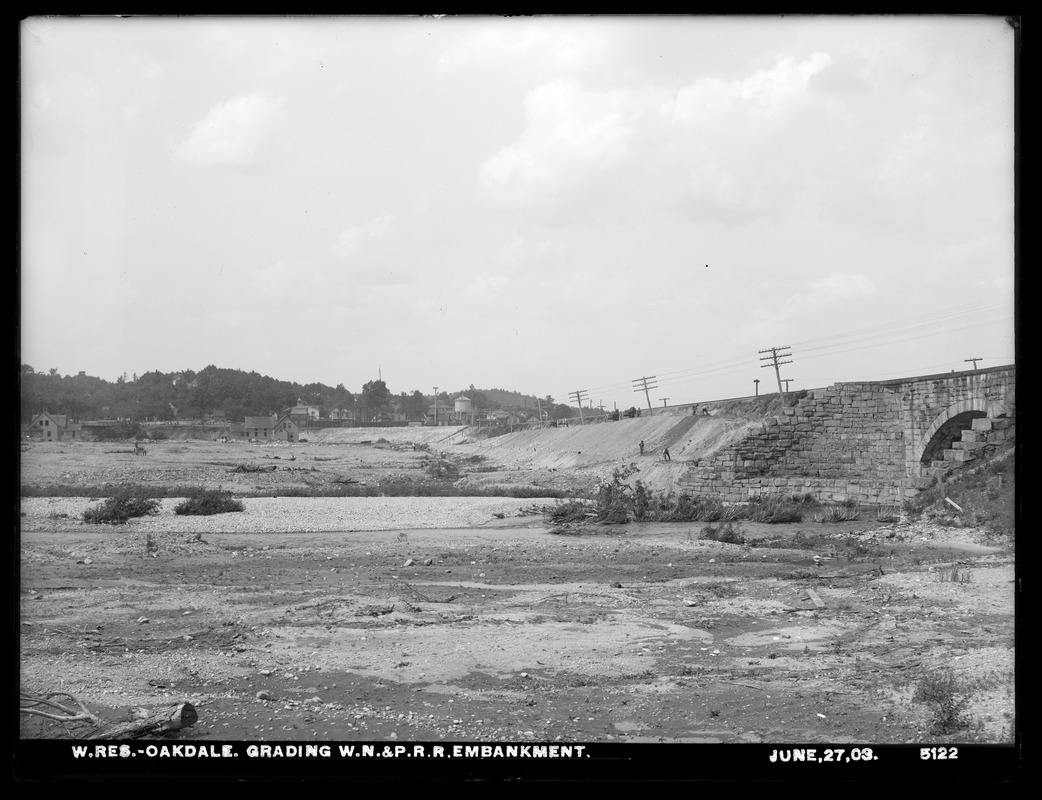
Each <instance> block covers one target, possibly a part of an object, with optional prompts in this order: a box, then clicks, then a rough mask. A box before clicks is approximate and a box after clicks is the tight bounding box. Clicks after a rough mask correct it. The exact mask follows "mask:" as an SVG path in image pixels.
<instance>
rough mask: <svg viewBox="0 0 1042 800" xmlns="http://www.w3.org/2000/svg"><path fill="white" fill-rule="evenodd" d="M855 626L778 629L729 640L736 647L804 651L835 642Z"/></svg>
mask: <svg viewBox="0 0 1042 800" xmlns="http://www.w3.org/2000/svg"><path fill="white" fill-rule="evenodd" d="M854 627H855V626H844V625H836V624H827V625H817V626H815V627H813V628H806V627H791V628H776V629H774V630H769V631H755V632H751V633H743V634H740V635H739V636H734V637H732V638H730V639H728V640H727V644H729V645H734V646H735V647H774V648H777V649H779V650H802V649H803V648H804V647H811V648H815V647H820V646H821V645H820V644H819V643H820V642H821V641H822V640H823V639H828V640H830V641H831V640H834V639H835V638H836V637H837V636H842V635H843V634H844V633H846V632H847V631H849V630H852V629H853V628H854Z"/></svg>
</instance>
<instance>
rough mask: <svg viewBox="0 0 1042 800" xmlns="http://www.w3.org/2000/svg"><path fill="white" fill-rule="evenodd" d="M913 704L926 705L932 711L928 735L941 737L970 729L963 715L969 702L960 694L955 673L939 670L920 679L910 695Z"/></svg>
mask: <svg viewBox="0 0 1042 800" xmlns="http://www.w3.org/2000/svg"><path fill="white" fill-rule="evenodd" d="M912 701H913V702H919V703H928V704H929V705H930V706H931V707H932V711H933V724H932V725H931V727H930V733H931V734H932V735H934V736H943V735H945V734H949V733H956V732H957V731H961V730H965V729H966V728H969V727H970V719H969V717H967V716H966V714H965V713H964V712H965V710H966V706H967V705H968V704H969V700H968V699H967V698H966V697H965V695H964V694H963V693H962V691H961V688H960V686H959V684H958V682H957V681H956V679H955V673H953V672H952V671H951V670H941V671H939V672H937V673H935V674H931V675H927V676H925V677H923V678H922V679H920V681H919V683H918V684H917V685H916V687H915V692H914V694H913V695H912Z"/></svg>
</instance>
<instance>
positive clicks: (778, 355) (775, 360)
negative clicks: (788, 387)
mask: <svg viewBox="0 0 1042 800" xmlns="http://www.w3.org/2000/svg"><path fill="white" fill-rule="evenodd" d="M788 349H789V345H787V344H786V345H783V346H781V347H768V348H767V349H766V350H761V351H760V352H761V353H770V355H766V356H761V357H760V361H767V362H769V363H767V364H761V365H760V367H761V368H764V367H774V376H775V377H776V378H777V379H778V394H779V396H781V397H782V398H783V399H784V397H785V391H784V390H783V389H782V377H781V370H780V369H779V367H781V365H782V364H791V363H792V361H791V360H789V361H783V360H782V359H785V358H788V359H791V358H792V353H791V352H783V351H787V350H788Z"/></svg>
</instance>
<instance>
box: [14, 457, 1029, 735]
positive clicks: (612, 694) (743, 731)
mask: <svg viewBox="0 0 1042 800" xmlns="http://www.w3.org/2000/svg"><path fill="white" fill-rule="evenodd" d="M176 446H177V447H180V448H184V449H183V451H182V452H180V453H178V454H171V455H170V456H169V458H168V460H167V461H161V462H158V463H157V461H153V462H152V463H151V464H149V463H147V460H146V459H145V458H142V457H136V458H135V457H134V456H132V455H131V456H127V455H122V454H119V453H115V454H113V453H109V454H106V453H104V452H98V451H99V450H102V449H103V448H102V446H101V445H95V446H91V447H92V448H93V449H94V451H95V452H94V453H93V454H92V453H90V452H89V451H88V449H79V448H71V447H70V448H66V449H65V452H64V453H59V451H58V448H51V449H49V450H48V449H45V448H42V447H40V448H36V449H34V450H33V451H30V452H26V453H23V477H22V480H23V484H25V483H26V482H32V483H48V482H50V481H49V480H48V478H53V480H54V482H58V481H62V480H64V481H68V482H73V483H75V482H77V481H83V482H85V483H86V482H89V481H97V480H98V479H99V477H103V478H104V479H106V480H111V481H113V482H116V481H121V480H122V481H125V480H128V479H130V478H133V479H134V480H137V481H141V482H148V481H156V482H157V483H158V482H164V481H165V482H170V481H172V480H174V479H175V478H176V479H177V480H184V481H186V482H187V483H199V482H201V481H204V480H205V481H208V482H209V483H211V484H213V485H216V484H220V485H222V486H223V487H225V488H227V487H228V483H227V476H228V472H227V470H228V469H229V468H228V467H227V466H223V465H224V464H227V463H233V464H234V463H239V462H240V461H241V460H243V459H244V458H245V457H246V456H247V455H248V456H250V457H251V458H252V459H253V461H254V462H260V461H262V460H271V459H264V456H265V455H268V456H271V455H274V454H285V453H289V452H295V454H296V462H297V463H304V464H308V465H313V466H323V467H324V466H325V465H329V464H336V462H335V461H328V460H326V461H323V460H321V459H342V460H343V459H346V463H347V464H350V465H351V468H352V470H353V474H355V475H359V474H361V473H363V472H366V471H369V472H374V471H377V470H380V469H382V470H384V471H385V472H387V473H388V474H390V473H393V472H394V471H395V470H396V469H399V468H401V466H402V464H401V462H402V461H407V460H410V459H414V458H417V457H419V456H421V455H427V453H424V452H423V451H413V450H400V451H399V450H391V449H379V448H376V447H374V448H373V449H372V450H371V451H368V450H364V449H363V448H362V446H355V447H354V448H353V449H350V450H345V449H344V448H345V447H346V446H345V445H339V446H332V445H330V446H328V447H327V449H322V448H320V447H318V446H315V447H314V448H309V447H308V446H300V447H298V448H295V449H290V448H283V449H282V450H278V449H277V448H269V449H267V450H261V449H259V448H258V449H254V450H251V451H249V452H248V453H243V452H239V453H235V454H234V457H232V455H233V454H230V453H226V454H218V455H216V456H215V455H214V453H213V451H212V449H206V448H204V447H202V446H193V445H191V444H181V445H176ZM337 447H339V448H340V449H336V448H337ZM84 448H88V446H84ZM109 449H113V448H109ZM276 451H277V452H276ZM174 455H177V456H178V457H179V460H175V459H174V458H173V456H174ZM352 459H358V460H357V461H354V460H352ZM280 460H281V459H280ZM214 461H217V462H221V465H220V466H214V464H213V463H212V462H214ZM390 462H394V463H392V464H391V466H387V464H388V463H390ZM374 464H380V465H383V466H379V467H374V466H373V465H374ZM337 466H338V473H337V474H342V473H343V472H347V470H346V469H343V470H339V468H340V467H344V466H345V465H344V464H339V465H337ZM367 466H368V470H367ZM276 474H277V471H276ZM285 474H286V475H288V476H291V477H293V478H295V477H296V476H295V475H294V473H292V472H288V471H287V472H286V473H285ZM93 502H96V500H95V501H93ZM174 502H175V501H173V500H165V501H164V502H163V504H162V511H161V513H160V514H159V515H158V516H156V517H151V518H145V519H141V520H134V521H132V522H131V523H130V524H128V525H127V526H119V527H114V528H110V527H107V526H89V525H85V524H84V523H82V521H81V516H82V511H83V510H84V509H85V508H86V507H88V506H89V505H91V504H92V500H91V498H79V499H77V498H31V499H28V498H27V499H24V500H23V502H22V518H21V522H22V525H21V572H20V584H21V616H20V620H21V637H20V642H21V661H20V668H21V669H20V685H21V689H22V691H23V692H28V693H30V694H32V695H36V696H38V695H42V694H44V693H47V692H51V691H59V690H61V691H66V692H71V693H73V694H75V696H76V697H78V698H80V699H81V700H82V701H83V702H84V703H85V704H86V705H87V706H88V707H89V708H91V709H92V710H93V711H94V712H95V713H97V714H99V715H100V716H102V717H103V718H105V719H107V720H117V719H121V718H125V717H128V715H132V714H133V713H134V709H136V708H142V707H143V708H154V707H157V706H162V705H164V704H169V703H175V702H183V701H187V702H190V703H192V704H193V705H194V706H195V707H196V708H197V710H198V714H199V719H198V722H197V723H196V724H195V725H194V726H192V727H191V728H189V729H186V730H185V731H182V732H181V733H180V734H179V735H178V736H179V740H181V741H195V742H205V741H208V740H265V741H268V740H308V741H315V740H359V741H373V740H377V741H380V740H386V741H409V740H411V741H500V742H509V741H523V742H537V741H538V742H547V741H549V742H771V741H790V742H791V741H799V742H822V743H834V744H836V743H843V742H862V743H865V742H871V743H878V744H883V743H909V742H915V743H926V742H929V743H951V742H979V743H1005V742H1011V741H1012V740H1013V735H1014V722H1015V720H1014V698H1015V682H1014V614H1013V611H1014V590H1015V584H1014V580H1015V575H1014V554H1013V551H1012V548H1011V547H1010V545H1009V543H1008V542H1002V541H993V540H989V539H988V538H987V537H986V536H984V534H983V533H982V532H981V531H977V530H973V529H966V528H962V529H955V528H941V527H936V526H930V525H925V524H919V523H908V522H903V523H888V524H881V523H873V522H871V521H868V520H865V521H854V522H849V523H842V524H821V523H813V522H807V523H798V524H788V525H756V524H751V523H745V524H743V533H744V536H745V539H746V542H745V544H741V545H739V544H725V543H721V542H716V541H711V540H708V539H706V538H704V536H703V530H702V529H703V526H701V525H697V524H648V525H626V526H599V527H593V528H590V529H587V530H582V531H578V532H576V531H572V532H571V533H570V535H565V534H562V533H560V532H554V531H552V530H550V529H548V528H547V527H546V526H545V525H544V524H543V520H542V518H541V517H539V516H536V515H532V514H531V513H530V512H531V511H532V510H533V507H536V506H538V505H539V502H547V503H549V502H552V501H535V500H511V499H509V498H507V499H503V498H353V499H352V498H337V499H328V498H326V499H307V498H295V497H288V498H287V497H278V498H276V497H253V498H246V499H245V500H244V502H245V503H246V511H245V512H244V513H237V514H224V515H220V516H218V517H209V518H184V517H178V516H177V515H175V514H173V512H172V504H173V503H174ZM949 674H950V675H951V676H952V678H953V680H954V683H952V684H950V685H948V690H949V691H948V697H947V700H948V701H949V702H948V705H947V706H944V705H943V704H941V703H940V702H939V701H938V702H928V701H927V700H926V699H924V696H927V695H929V691H928V690H930V689H931V688H932V689H933V690H934V693H935V694H937V693H938V692H941V693H942V694H943V691H944V684H943V681H942V680H941V679H943V678H944V677H945V676H946V675H949ZM938 687H939V688H938ZM941 699H942V700H943V699H944V698H943V697H942V698H941ZM81 730H82V729H81V728H77V727H75V726H73V727H65V726H63V725H62V724H61V723H57V722H51V721H45V720H42V719H40V718H38V717H30V716H23V718H22V728H21V732H22V735H23V736H24V737H54V736H60V737H69V736H75V735H80V732H81Z"/></svg>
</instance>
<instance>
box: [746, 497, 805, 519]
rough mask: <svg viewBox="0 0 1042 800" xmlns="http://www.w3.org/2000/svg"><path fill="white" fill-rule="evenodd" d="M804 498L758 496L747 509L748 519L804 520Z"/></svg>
mask: <svg viewBox="0 0 1042 800" xmlns="http://www.w3.org/2000/svg"><path fill="white" fill-rule="evenodd" d="M803 505H804V503H803V502H802V500H795V499H793V498H791V497H772V496H767V497H757V498H755V499H754V500H752V501H751V502H750V503H749V505H748V507H747V509H746V519H748V520H749V521H750V522H767V523H781V522H803Z"/></svg>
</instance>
